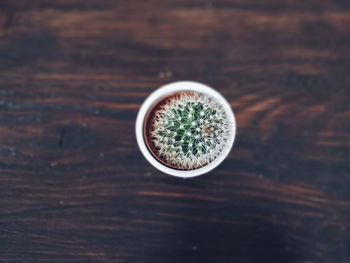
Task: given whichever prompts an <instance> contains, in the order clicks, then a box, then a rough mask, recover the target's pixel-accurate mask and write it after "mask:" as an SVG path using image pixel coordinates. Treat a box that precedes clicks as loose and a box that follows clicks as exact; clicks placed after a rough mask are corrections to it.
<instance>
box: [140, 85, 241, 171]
mask: <svg viewBox="0 0 350 263" xmlns="http://www.w3.org/2000/svg"><path fill="white" fill-rule="evenodd" d="M235 131H236V124H235V118H234V115H233V112H232V110H231V108H230V106H229V104H228V103H227V101H226V100H225V99H224V98H223V97H222V96H221V95H220V94H219V93H218V92H216V91H215V90H213V89H211V88H210V87H208V86H206V85H203V84H200V83H196V82H187V81H186V82H175V83H172V84H168V85H165V86H163V87H161V88H159V89H158V90H156V91H155V92H153V93H152V94H151V95H150V96H149V97H148V98H147V99H146V101H145V102H144V104H143V105H142V107H141V109H140V111H139V114H138V117H137V120H136V137H137V141H138V144H139V147H140V149H141V151H142V153H143V154H144V156H145V157H146V159H147V160H148V161H149V162H150V163H151V164H152V165H153V166H155V167H156V168H158V169H159V170H161V171H163V172H165V173H167V174H170V175H174V176H179V177H193V176H198V175H200V174H204V173H206V172H208V171H210V170H212V169H214V168H215V167H216V166H217V165H219V164H220V163H221V162H222V161H223V160H224V159H225V157H226V156H227V154H228V153H229V151H230V149H231V147H232V144H233V141H234V137H235Z"/></svg>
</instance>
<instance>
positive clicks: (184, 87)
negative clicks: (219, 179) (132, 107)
mask: <svg viewBox="0 0 350 263" xmlns="http://www.w3.org/2000/svg"><path fill="white" fill-rule="evenodd" d="M183 91H192V92H198V93H203V94H207V95H208V96H210V97H212V98H214V99H215V100H216V101H217V102H218V103H219V104H220V105H221V106H222V107H223V109H224V110H225V112H226V114H227V116H228V118H230V119H231V120H230V121H231V123H232V133H231V136H230V138H229V140H228V142H227V144H226V147H224V149H223V151H222V152H221V153H220V155H219V156H218V157H216V158H215V159H214V160H213V161H212V162H210V163H208V164H206V165H204V166H202V167H200V168H197V169H193V170H178V169H175V168H171V167H168V166H166V165H164V164H162V163H161V162H159V160H157V159H156V158H155V157H154V156H153V155H152V153H151V152H150V150H149V149H148V147H147V144H146V138H145V137H144V125H145V121H146V120H145V118H146V117H147V116H148V115H149V114H148V113H149V111H150V110H152V109H153V108H154V106H155V105H156V104H157V103H159V102H160V101H161V100H162V99H164V98H165V97H167V96H169V95H172V94H174V93H177V92H183ZM135 133H136V140H137V144H138V146H139V148H140V150H141V152H142V154H143V155H144V157H145V158H146V160H147V161H148V162H149V163H151V164H152V165H153V166H154V167H155V168H157V169H158V170H160V171H162V172H164V173H166V174H169V175H172V176H176V177H182V178H190V177H195V176H199V175H202V174H205V173H208V172H209V171H211V170H213V169H214V168H215V167H217V166H218V165H219V164H220V163H221V162H222V161H223V160H224V159H225V158H226V157H227V155H228V154H229V152H230V151H231V149H232V145H233V142H234V139H235V135H236V120H235V116H234V113H233V111H232V109H231V107H230V105H229V103H228V102H227V101H226V99H225V98H224V97H223V96H222V95H221V94H220V93H219V92H217V91H216V90H214V89H213V88H211V87H209V86H207V85H205V84H202V83H199V82H194V81H177V82H173V83H170V84H166V85H164V86H161V87H160V88H158V89H156V90H155V91H153V92H152V93H151V94H150V95H149V96H148V97H147V99H146V100H145V101H144V103H143V104H142V106H141V108H140V110H139V112H138V114H137V118H136V125H135Z"/></svg>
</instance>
